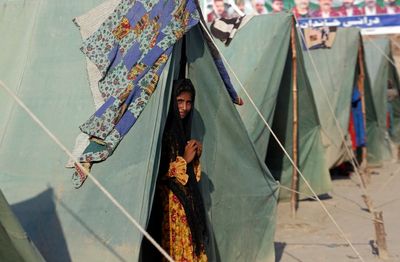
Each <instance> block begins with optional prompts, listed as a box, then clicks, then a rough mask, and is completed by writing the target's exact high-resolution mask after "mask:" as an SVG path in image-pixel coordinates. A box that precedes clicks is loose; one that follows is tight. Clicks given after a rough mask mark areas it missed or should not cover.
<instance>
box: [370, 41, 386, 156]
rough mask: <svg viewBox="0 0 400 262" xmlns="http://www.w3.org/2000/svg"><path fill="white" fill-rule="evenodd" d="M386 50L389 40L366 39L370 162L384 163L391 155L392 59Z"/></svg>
mask: <svg viewBox="0 0 400 262" xmlns="http://www.w3.org/2000/svg"><path fill="white" fill-rule="evenodd" d="M372 41H373V42H372ZM383 53H384V54H386V55H389V54H390V42H389V40H387V39H376V40H372V39H368V40H364V57H365V63H366V71H367V74H368V78H367V79H366V80H367V81H366V86H368V87H369V90H370V91H369V92H366V94H365V100H366V104H367V105H368V106H366V114H367V152H368V158H367V160H368V163H370V164H381V163H382V161H383V160H387V159H390V158H391V150H390V142H389V136H388V132H387V127H386V117H387V114H386V113H387V85H388V79H389V61H388V60H387V58H386V57H385V56H384V54H383Z"/></svg>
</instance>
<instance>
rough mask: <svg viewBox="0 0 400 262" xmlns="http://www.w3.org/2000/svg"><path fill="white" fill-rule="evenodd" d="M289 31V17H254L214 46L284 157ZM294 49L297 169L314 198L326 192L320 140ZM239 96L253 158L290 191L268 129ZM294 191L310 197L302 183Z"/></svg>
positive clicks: (286, 167)
mask: <svg viewBox="0 0 400 262" xmlns="http://www.w3.org/2000/svg"><path fill="white" fill-rule="evenodd" d="M291 28H292V16H291V15H289V14H285V13H281V14H274V15H264V16H257V17H254V18H252V19H251V20H250V21H249V22H248V23H247V24H246V25H244V27H243V28H241V29H240V30H239V31H238V32H237V33H236V35H235V37H234V39H233V40H232V42H231V44H230V45H229V46H227V47H225V46H223V45H222V44H221V43H220V44H219V47H220V49H221V50H222V53H223V54H224V56H225V57H226V59H227V61H228V62H229V64H230V65H231V66H232V68H233V71H234V72H235V73H236V74H237V76H238V78H239V80H240V81H241V82H242V84H243V86H244V87H245V89H246V90H247V92H248V93H249V96H250V97H251V98H252V99H253V100H254V102H255V104H256V105H257V107H258V108H259V109H260V111H261V113H262V115H263V116H264V118H265V119H266V121H267V122H268V123H269V124H270V125H271V126H272V129H273V131H274V133H275V134H276V135H277V136H278V139H279V140H280V141H281V142H282V144H283V146H284V147H285V150H287V152H288V153H289V155H290V156H292V148H293V147H292V130H293V129H292V122H293V113H292V108H293V106H292V91H291V90H292V81H293V80H292V66H293V65H292V52H293V50H292V48H291V43H290V32H291ZM261 32H265V33H261ZM296 49H297V68H298V73H297V75H298V78H297V85H298V97H299V99H298V103H299V105H298V112H299V116H298V117H299V133H298V137H299V140H298V148H299V168H300V170H301V171H302V173H303V174H304V176H305V178H306V179H307V181H308V182H309V183H310V184H311V187H312V188H313V189H314V190H315V191H316V192H317V193H318V194H322V193H327V192H328V191H329V190H330V189H331V182H330V177H329V172H328V167H327V165H326V162H325V158H324V156H325V152H324V146H323V144H322V138H321V136H322V131H321V129H322V128H321V123H320V120H319V118H318V112H317V105H316V102H315V97H314V96H315V95H314V94H313V92H312V89H311V87H310V84H309V82H308V78H307V75H306V73H305V70H306V69H305V66H304V59H303V55H302V53H301V47H300V46H299V44H298V43H297V46H296ZM232 79H233V76H232ZM239 94H240V95H241V96H242V98H243V100H244V102H245V105H244V106H242V107H238V108H237V109H238V111H239V113H240V115H241V117H242V119H243V121H244V123H245V125H246V128H247V131H248V133H249V135H250V137H251V139H252V141H253V143H254V144H255V145H256V148H257V150H258V152H259V154H260V155H261V156H262V157H263V158H264V159H265V161H266V163H267V166H268V168H269V169H270V170H271V172H272V174H273V175H274V177H275V178H276V179H278V180H280V183H281V184H282V185H283V186H285V187H291V177H292V165H291V163H290V162H289V160H288V159H287V157H286V156H285V155H284V153H283V151H282V149H281V148H280V147H279V145H278V144H277V143H276V140H275V139H274V138H271V137H270V132H269V130H268V129H267V127H266V126H265V124H264V122H263V121H262V120H261V118H260V116H259V115H258V114H257V113H256V111H255V109H254V107H253V105H251V103H250V101H249V99H248V98H247V96H246V95H245V94H244V92H243V90H240V91H239ZM299 190H300V191H301V192H304V193H307V194H308V195H311V192H310V190H309V189H308V187H307V186H306V185H305V184H304V181H303V180H302V179H300V183H299ZM288 196H290V192H289V191H287V190H285V189H282V190H281V195H280V198H288Z"/></svg>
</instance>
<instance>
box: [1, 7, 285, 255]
mask: <svg viewBox="0 0 400 262" xmlns="http://www.w3.org/2000/svg"><path fill="white" fill-rule="evenodd" d="M96 4H98V2H96V1H84V2H79V3H73V4H71V2H70V1H66V0H62V1H60V0H58V1H51V0H42V1H35V0H28V1H22V0H21V1H19V0H16V1H8V2H7V3H6V4H2V5H1V6H0V7H1V9H0V14H1V16H0V17H1V20H0V21H1V22H0V25H1V27H0V34H1V35H2V36H5V37H4V39H3V41H1V43H0V47H1V50H4V52H2V53H1V54H0V61H1V63H0V68H1V70H0V79H1V80H3V81H4V82H5V83H6V84H7V85H8V86H10V87H11V88H13V89H14V91H15V92H16V93H17V94H18V95H19V97H20V98H21V99H22V100H23V101H24V102H25V103H26V104H27V106H28V107H29V108H30V109H31V110H32V111H33V112H34V113H35V114H36V115H37V116H38V117H39V118H40V119H41V120H42V121H43V122H44V124H45V125H46V126H47V127H48V128H49V129H50V130H52V131H53V132H54V133H55V135H56V136H57V137H59V138H60V140H61V141H62V142H63V143H64V144H68V145H72V144H73V141H74V140H75V137H76V135H77V134H78V128H77V127H78V125H79V124H81V123H82V122H83V121H84V120H86V118H87V117H88V116H89V115H90V114H91V112H92V111H93V110H94V106H93V105H92V103H93V102H92V98H91V94H90V91H89V88H88V87H87V79H86V72H85V69H84V68H85V58H84V57H83V55H82V54H80V52H79V45H80V43H81V40H80V37H79V32H78V30H77V29H76V28H75V26H74V25H73V23H72V22H71V18H73V17H76V16H77V15H79V14H81V13H84V12H85V11H87V10H88V9H89V8H91V7H93V6H95V5H96ZM186 44H187V45H188V47H187V48H186V50H187V57H188V63H189V65H188V74H189V77H190V78H191V79H192V81H193V82H194V85H195V86H196V88H197V98H196V103H197V104H196V110H197V116H196V121H195V125H196V128H195V130H196V131H197V133H196V134H194V135H195V136H196V137H198V138H199V139H202V141H203V143H204V148H203V161H202V162H203V170H204V173H203V177H204V180H203V182H202V190H203V193H204V198H205V203H206V205H207V210H208V214H209V219H210V223H211V225H212V229H213V236H214V239H213V242H212V243H213V245H212V247H213V248H211V250H210V254H209V255H210V261H219V260H221V261H274V250H273V235H274V230H275V215H276V197H277V196H276V194H277V192H278V190H277V184H276V182H275V181H274V179H273V178H272V176H271V175H270V173H269V172H268V170H267V168H266V166H265V164H264V163H263V161H262V159H261V158H260V157H259V156H258V154H257V152H256V151H255V149H254V146H253V144H252V143H251V141H250V139H249V137H248V134H247V132H246V130H245V127H244V125H243V123H242V122H241V119H240V116H239V114H238V113H237V112H236V110H235V109H234V106H233V105H232V102H231V100H230V98H229V96H228V94H227V92H226V91H225V88H224V85H223V83H222V80H220V78H219V76H218V73H217V70H216V68H215V66H214V65H213V63H212V58H211V56H210V54H209V51H208V49H207V48H206V47H205V45H204V42H203V40H202V37H201V35H200V32H199V29H198V28H195V29H193V30H192V31H191V32H190V33H189V35H188V39H187V43H186ZM180 53H181V52H180V50H179V48H178V47H177V49H176V53H175V56H174V59H172V60H171V61H170V64H169V66H168V68H167V70H165V71H164V73H163V75H162V77H161V79H160V81H159V85H158V88H157V90H156V91H155V93H154V94H153V97H152V99H151V100H150V101H149V104H148V105H147V106H146V108H145V110H144V111H143V113H142V115H141V117H140V118H139V119H138V122H137V123H136V124H135V126H134V127H133V128H132V130H131V132H130V133H129V134H128V135H127V136H126V138H125V139H124V141H123V143H121V144H120V146H119V148H118V149H117V150H116V152H115V153H114V155H113V156H112V157H110V158H109V159H108V160H107V161H106V162H104V163H101V164H98V165H95V166H94V167H93V169H92V172H93V174H94V175H95V176H96V177H97V178H98V180H99V181H100V182H101V183H102V184H103V185H104V186H105V187H106V188H107V189H108V190H109V191H110V193H111V194H112V195H113V196H114V197H115V198H116V199H117V200H118V201H119V202H120V203H121V204H122V205H123V206H124V207H126V209H127V210H128V211H129V212H130V214H131V215H132V216H133V217H134V218H136V219H137V220H138V221H139V222H140V224H142V225H143V226H145V225H146V223H147V220H148V216H149V212H150V206H151V199H152V195H153V191H154V183H155V174H157V168H158V161H159V153H160V148H159V146H160V137H161V131H162V126H163V122H164V120H165V117H166V113H167V111H166V110H167V107H168V100H169V92H170V87H171V82H172V79H173V75H174V72H177V71H176V70H175V69H176V67H177V65H178V64H179V59H178V54H180ZM1 93H2V94H1V95H0V99H1V103H0V108H1V112H3V114H2V115H1V118H0V120H1V121H0V126H1V128H2V130H1V133H0V135H1V137H0V141H1V142H0V143H1V144H0V170H1V171H0V184H1V185H2V187H3V190H4V192H5V194H6V195H7V197H8V199H9V201H10V203H11V204H12V205H13V208H15V213H16V215H17V217H18V218H19V219H20V220H21V224H22V226H23V228H24V229H25V230H26V232H27V233H28V235H30V236H31V237H32V239H33V240H34V241H35V244H36V246H37V248H38V250H39V251H40V252H41V254H42V255H43V257H44V259H46V260H48V261H70V260H73V261H75V260H77V261H80V260H93V259H95V258H100V257H101V259H102V260H104V261H124V260H127V261H136V260H138V253H139V248H140V242H141V238H142V237H141V235H140V234H139V233H138V231H137V230H136V228H134V227H133V225H130V224H128V223H127V222H128V221H127V219H126V218H125V217H123V216H122V214H121V213H120V212H119V211H118V210H117V209H116V208H115V207H114V206H113V205H112V204H111V203H110V202H109V201H108V200H107V199H106V197H105V196H104V195H103V194H102V193H100V191H99V190H98V189H97V188H96V187H95V186H94V185H93V183H91V182H90V180H89V181H87V182H86V183H85V185H84V186H83V187H82V188H81V189H79V190H75V189H73V188H72V186H71V183H70V176H71V170H67V169H64V164H65V162H66V160H67V157H66V156H65V155H64V153H63V152H61V151H60V150H59V148H58V147H57V146H56V145H54V144H53V143H52V142H51V141H50V140H49V138H48V137H47V136H46V135H45V134H44V133H43V132H42V131H41V130H40V129H39V128H38V127H37V126H36V125H35V124H34V123H33V122H32V121H31V119H30V118H29V117H28V116H27V115H26V113H25V112H23V111H22V110H21V109H20V108H19V107H17V106H16V105H15V104H14V103H13V102H12V100H11V99H10V98H9V97H8V96H7V95H6V94H5V93H4V92H3V91H1ZM22 163H23V164H22ZM39 221H40V222H39ZM39 223H40V225H39V226H38V224H39ZM50 247H51V248H50Z"/></svg>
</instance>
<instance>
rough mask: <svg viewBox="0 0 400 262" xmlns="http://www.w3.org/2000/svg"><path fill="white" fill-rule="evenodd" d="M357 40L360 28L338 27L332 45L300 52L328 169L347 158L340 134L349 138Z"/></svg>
mask: <svg viewBox="0 0 400 262" xmlns="http://www.w3.org/2000/svg"><path fill="white" fill-rule="evenodd" d="M360 41H361V38H360V32H359V29H356V28H348V29H342V28H339V29H338V30H337V33H336V37H335V40H334V43H333V46H332V48H324V49H316V50H310V51H305V50H304V51H303V56H304V61H305V69H306V74H307V77H308V80H309V83H310V85H311V88H312V90H313V93H314V97H315V98H316V105H317V111H318V117H319V119H320V121H321V126H322V131H323V141H324V145H325V147H326V161H327V164H328V166H329V167H330V168H332V167H335V166H337V165H339V164H340V163H342V162H343V161H345V160H349V159H350V157H349V153H348V151H347V150H346V146H348V145H347V144H345V143H344V142H343V135H344V136H346V138H347V139H350V138H349V137H348V128H349V118H350V108H351V98H352V92H353V88H354V86H356V84H357V70H358V69H357V68H358V50H359V46H360V44H361V42H360ZM307 52H309V53H307ZM328 102H330V104H331V106H332V107H331V108H330V107H329V106H328ZM332 111H333V112H332ZM350 150H351V149H350Z"/></svg>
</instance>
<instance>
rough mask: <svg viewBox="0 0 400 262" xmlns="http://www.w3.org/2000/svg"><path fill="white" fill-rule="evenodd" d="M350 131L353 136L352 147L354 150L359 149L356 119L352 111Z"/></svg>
mask: <svg viewBox="0 0 400 262" xmlns="http://www.w3.org/2000/svg"><path fill="white" fill-rule="evenodd" d="M349 133H350V137H351V147H352V149H353V151H355V150H357V138H356V129H355V128H354V119H353V113H352V112H350V121H349Z"/></svg>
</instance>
